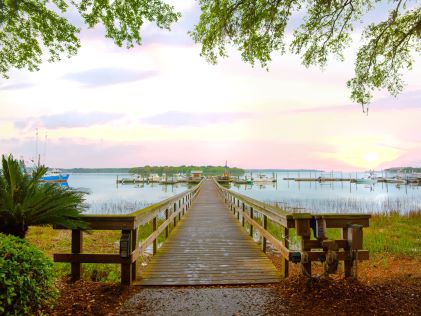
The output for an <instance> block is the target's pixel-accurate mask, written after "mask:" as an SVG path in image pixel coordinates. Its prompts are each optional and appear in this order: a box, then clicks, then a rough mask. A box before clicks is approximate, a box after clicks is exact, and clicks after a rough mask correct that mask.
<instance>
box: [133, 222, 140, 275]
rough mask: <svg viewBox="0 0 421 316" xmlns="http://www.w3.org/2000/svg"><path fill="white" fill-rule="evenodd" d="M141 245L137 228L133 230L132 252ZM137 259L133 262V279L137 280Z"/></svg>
mask: <svg viewBox="0 0 421 316" xmlns="http://www.w3.org/2000/svg"><path fill="white" fill-rule="evenodd" d="M138 246H139V241H138V235H137V228H136V229H133V230H132V252H133V251H135V250H136V248H137V247H138ZM136 273H137V260H136V261H135V262H133V263H132V280H133V281H134V280H136Z"/></svg>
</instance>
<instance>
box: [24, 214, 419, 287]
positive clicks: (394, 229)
mask: <svg viewBox="0 0 421 316" xmlns="http://www.w3.org/2000/svg"><path fill="white" fill-rule="evenodd" d="M420 223H421V211H420V212H413V213H410V214H408V215H400V214H399V213H389V214H381V215H380V214H379V215H373V217H372V218H371V219H370V227H368V228H365V229H364V248H365V249H367V250H369V251H370V254H371V257H372V258H373V259H374V258H375V257H385V256H387V255H392V256H395V257H401V258H408V259H417V260H420V259H421V225H420ZM269 230H270V231H271V233H272V234H274V235H275V236H277V237H278V238H281V237H282V234H281V231H280V229H279V227H278V226H275V225H270V224H269ZM151 232H152V227H151V226H150V225H145V226H144V227H143V228H142V229H140V231H139V239H140V240H142V239H145V238H146V237H147V236H148V235H149V234H150V233H151ZM328 236H329V238H332V239H339V236H340V232H339V229H329V231H328ZM119 238H120V232H119V231H94V232H92V233H89V234H84V241H83V245H84V249H83V250H84V252H87V253H118V247H119V244H118V242H119ZM27 239H28V241H29V242H31V243H32V244H34V245H35V246H36V247H38V248H39V249H41V250H42V251H44V252H45V253H46V254H47V255H48V256H50V257H51V258H52V256H53V253H68V252H70V231H67V230H53V229H52V228H48V227H31V228H30V229H29V232H28V235H27ZM290 240H291V241H292V243H294V241H295V243H297V237H296V236H295V231H294V230H293V229H291V230H290ZM159 241H160V242H161V241H163V238H162V237H161V238H159ZM83 266H84V269H83V278H84V279H86V280H92V281H112V282H117V281H119V278H120V271H119V269H120V266H119V265H115V264H84V265H83ZM55 271H56V273H57V276H59V277H60V276H65V275H68V274H69V273H70V264H66V263H55Z"/></svg>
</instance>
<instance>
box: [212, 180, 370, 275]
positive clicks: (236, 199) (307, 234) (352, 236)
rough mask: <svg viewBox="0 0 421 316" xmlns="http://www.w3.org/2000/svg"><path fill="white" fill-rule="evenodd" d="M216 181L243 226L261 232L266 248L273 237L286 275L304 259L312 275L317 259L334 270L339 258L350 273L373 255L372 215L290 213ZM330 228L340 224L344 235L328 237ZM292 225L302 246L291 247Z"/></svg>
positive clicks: (250, 231) (263, 248)
mask: <svg viewBox="0 0 421 316" xmlns="http://www.w3.org/2000/svg"><path fill="white" fill-rule="evenodd" d="M215 182H216V181H215ZM216 185H217V186H218V189H219V191H220V193H221V194H222V196H223V198H224V201H225V203H226V204H228V206H229V208H230V210H231V211H232V212H233V214H234V215H235V216H236V217H237V219H238V220H239V221H241V224H242V226H243V227H246V226H248V231H249V234H250V236H253V234H254V232H255V231H257V233H258V234H260V236H261V244H262V250H263V251H266V244H267V241H269V242H270V243H271V245H272V247H273V248H275V249H276V250H277V251H279V252H280V254H281V255H282V258H283V259H282V272H283V275H284V276H285V277H287V276H288V264H289V262H294V263H300V264H301V265H302V268H303V272H304V273H305V274H306V275H308V276H311V263H312V262H314V261H319V262H323V263H324V266H325V267H326V270H328V271H329V270H330V272H333V271H334V270H336V269H335V262H336V265H337V262H338V261H343V267H344V274H345V277H348V276H351V274H352V267H353V264H354V263H355V262H356V261H359V260H368V259H369V253H368V251H367V250H363V249H362V248H363V227H368V225H369V219H370V215H367V214H314V215H312V214H310V213H289V212H286V211H283V210H281V209H279V208H276V207H274V206H271V205H267V204H265V203H263V202H260V201H257V200H254V199H252V198H249V197H247V196H244V195H242V194H239V193H237V192H234V191H231V190H229V189H227V188H225V187H224V186H222V185H220V184H219V183H217V182H216ZM246 223H247V225H246ZM269 223H271V224H272V225H275V226H278V229H279V230H280V232H281V234H280V235H281V238H279V239H278V238H277V237H275V236H274V235H273V234H271V233H270V232H269V231H268V225H269ZM327 228H339V229H340V230H341V239H338V240H328V239H327V237H326V229H327ZM290 229H295V231H296V235H297V236H299V237H300V238H299V239H300V240H299V243H300V245H299V246H300V247H299V248H300V250H296V251H294V250H291V249H290V241H289V240H290ZM312 230H313V237H314V238H312V234H311V231H312ZM332 259H333V260H332Z"/></svg>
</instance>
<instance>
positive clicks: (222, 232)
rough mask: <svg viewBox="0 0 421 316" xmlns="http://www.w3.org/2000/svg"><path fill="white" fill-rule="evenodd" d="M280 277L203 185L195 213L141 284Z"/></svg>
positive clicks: (176, 231) (247, 281)
mask: <svg viewBox="0 0 421 316" xmlns="http://www.w3.org/2000/svg"><path fill="white" fill-rule="evenodd" d="M280 279H281V273H280V272H279V271H278V270H276V268H275V266H274V265H273V264H272V262H271V261H270V260H269V259H268V258H267V257H266V255H265V254H264V253H263V252H262V250H261V249H260V247H259V246H258V245H257V244H256V243H255V242H254V241H253V240H252V239H251V237H250V236H249V235H248V234H247V232H246V231H245V230H244V229H243V228H242V227H241V224H240V223H239V222H238V221H237V220H236V219H235V218H234V216H232V215H231V214H230V212H229V210H228V208H227V207H226V206H225V204H224V203H223V201H222V199H221V197H220V195H219V194H218V191H217V188H216V186H215V184H214V182H213V181H211V180H207V181H204V182H203V184H202V186H201V189H200V192H199V194H198V196H197V198H196V200H195V201H194V202H193V205H192V208H191V209H190V210H189V212H188V213H187V215H186V216H185V217H184V218H183V219H182V220H181V222H180V224H179V225H177V227H176V228H175V229H174V231H173V232H172V234H171V235H170V237H169V239H168V241H167V242H166V243H165V244H164V245H163V246H162V247H161V248H160V249H159V250H158V252H157V254H156V255H155V256H154V257H152V259H151V261H150V263H149V264H148V266H147V267H146V268H145V270H144V271H143V272H142V273H141V275H140V279H138V280H137V282H136V284H141V285H158V286H159V285H218V284H262V283H275V282H279V281H280Z"/></svg>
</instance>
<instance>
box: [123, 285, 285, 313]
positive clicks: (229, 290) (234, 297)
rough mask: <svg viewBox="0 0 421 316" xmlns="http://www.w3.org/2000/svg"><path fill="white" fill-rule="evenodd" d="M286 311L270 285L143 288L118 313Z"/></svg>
mask: <svg viewBox="0 0 421 316" xmlns="http://www.w3.org/2000/svg"><path fill="white" fill-rule="evenodd" d="M275 305H276V306H277V309H276V315H286V307H285V305H283V304H282V302H281V301H280V300H279V296H277V295H276V291H274V289H273V288H271V287H223V288H216V287H213V288H197V287H195V288H193V287H189V288H176V287H165V288H162V287H161V288H144V289H142V290H141V291H140V292H139V293H137V294H135V295H134V296H133V297H132V298H131V299H130V300H128V301H127V302H126V303H125V304H124V305H123V307H122V308H121V309H120V312H119V315H140V314H141V315H151V316H152V315H154V316H167V315H171V316H176V315H183V316H184V315H197V316H202V315H203V316H208V315H221V316H222V315H244V316H248V315H250V316H251V315H268V313H269V310H268V307H271V310H272V312H273V311H274V309H273V307H274V306H275Z"/></svg>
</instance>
